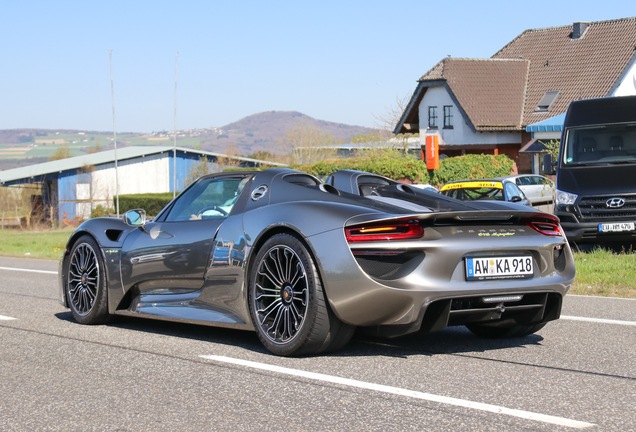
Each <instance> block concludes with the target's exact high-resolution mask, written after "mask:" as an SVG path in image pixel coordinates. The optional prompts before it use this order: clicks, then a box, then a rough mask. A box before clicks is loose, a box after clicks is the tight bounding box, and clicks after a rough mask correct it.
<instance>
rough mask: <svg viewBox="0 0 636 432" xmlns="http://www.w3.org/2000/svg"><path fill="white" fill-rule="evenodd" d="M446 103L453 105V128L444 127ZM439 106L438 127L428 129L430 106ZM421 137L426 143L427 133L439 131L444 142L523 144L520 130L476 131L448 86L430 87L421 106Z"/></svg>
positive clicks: (462, 143)
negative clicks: (453, 97)
mask: <svg viewBox="0 0 636 432" xmlns="http://www.w3.org/2000/svg"><path fill="white" fill-rule="evenodd" d="M444 105H452V107H453V129H444ZM429 106H437V129H430V130H429V129H428V107H429ZM418 109H419V113H420V139H421V142H422V145H424V143H425V136H426V134H427V133H428V134H434V133H438V134H439V136H440V139H441V143H443V144H457V145H459V144H461V145H470V144H521V134H520V133H519V132H496V133H495V132H475V131H474V130H473V129H472V128H471V127H470V126H469V125H468V124H467V120H466V118H464V117H463V116H462V115H461V111H460V110H459V108H458V107H457V105H455V103H454V101H453V99H451V97H450V94H449V93H448V91H447V90H446V87H442V86H440V87H430V88H429V89H428V90H427V91H426V93H425V94H424V97H423V98H422V102H420V106H419V108H418Z"/></svg>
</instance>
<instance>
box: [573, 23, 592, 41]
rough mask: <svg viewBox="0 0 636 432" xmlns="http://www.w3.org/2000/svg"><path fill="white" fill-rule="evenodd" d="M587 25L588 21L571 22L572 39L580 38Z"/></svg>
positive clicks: (588, 24)
mask: <svg viewBox="0 0 636 432" xmlns="http://www.w3.org/2000/svg"><path fill="white" fill-rule="evenodd" d="M589 26H590V23H589V22H575V23H574V24H572V39H582V38H583V35H584V34H585V30H587V28H588V27H589Z"/></svg>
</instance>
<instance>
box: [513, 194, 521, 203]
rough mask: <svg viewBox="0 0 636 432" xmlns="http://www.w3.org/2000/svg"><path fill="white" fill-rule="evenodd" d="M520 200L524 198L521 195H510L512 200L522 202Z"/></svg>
mask: <svg viewBox="0 0 636 432" xmlns="http://www.w3.org/2000/svg"><path fill="white" fill-rule="evenodd" d="M520 201H522V199H521V197H520V196H519V195H515V196H513V197H510V202H513V203H517V202H520Z"/></svg>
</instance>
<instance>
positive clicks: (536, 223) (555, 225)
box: [528, 216, 563, 237]
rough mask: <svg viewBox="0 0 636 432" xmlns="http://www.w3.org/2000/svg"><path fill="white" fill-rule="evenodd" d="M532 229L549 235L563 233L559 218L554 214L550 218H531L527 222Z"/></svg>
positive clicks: (555, 235) (556, 235)
mask: <svg viewBox="0 0 636 432" xmlns="http://www.w3.org/2000/svg"><path fill="white" fill-rule="evenodd" d="M528 225H529V226H530V228H532V229H533V230H535V231H537V232H539V233H541V234H543V235H546V236H550V237H560V236H562V235H563V231H562V229H561V224H559V219H558V218H557V217H556V216H554V217H552V218H547V217H546V218H542V219H537V220H532V221H530V222H529V223H528Z"/></svg>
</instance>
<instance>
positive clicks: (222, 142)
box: [0, 111, 377, 169]
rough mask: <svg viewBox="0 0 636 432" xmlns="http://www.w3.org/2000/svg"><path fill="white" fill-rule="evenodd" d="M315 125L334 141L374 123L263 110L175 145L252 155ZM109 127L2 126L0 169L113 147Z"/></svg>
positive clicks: (140, 139)
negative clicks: (63, 151)
mask: <svg viewBox="0 0 636 432" xmlns="http://www.w3.org/2000/svg"><path fill="white" fill-rule="evenodd" d="M296 128H300V129H302V128H304V129H315V130H317V131H319V132H320V133H321V134H322V135H328V136H330V137H332V138H333V142H335V143H347V142H350V141H351V139H352V138H353V137H355V136H356V135H362V134H371V133H374V132H377V130H375V129H371V128H366V127H362V126H351V125H346V124H342V123H335V122H329V121H324V120H318V119H314V118H312V117H309V116H307V115H305V114H302V113H299V112H295V111H267V112H262V113H258V114H253V115H250V116H247V117H244V118H242V119H240V120H238V121H236V122H233V123H230V124H227V125H225V126H221V127H213V128H207V129H190V130H179V131H177V145H178V146H180V147H190V148H198V149H201V150H206V151H210V152H217V153H233V154H238V155H241V156H250V155H252V154H254V153H256V152H259V151H266V152H270V153H273V154H276V153H281V151H283V150H282V149H283V146H282V144H283V143H284V142H285V139H286V135H287V134H288V132H289V131H291V130H294V129H296ZM112 135H113V134H112V132H99V131H73V130H61V129H60V130H48V129H47V130H43V129H11V130H0V169H9V168H15V167H19V166H24V165H30V164H34V163H39V162H43V161H46V160H47V159H48V157H50V156H51V155H52V154H53V153H55V151H56V150H57V149H59V147H60V146H62V145H64V146H67V147H68V148H69V150H70V153H71V154H72V155H79V154H83V153H88V152H95V151H100V150H108V149H110V148H112V147H113V144H112V142H113V140H112ZM173 142H174V141H173V136H172V131H160V132H153V133H128V132H127V133H117V143H118V145H119V146H128V145H172V144H173Z"/></svg>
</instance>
